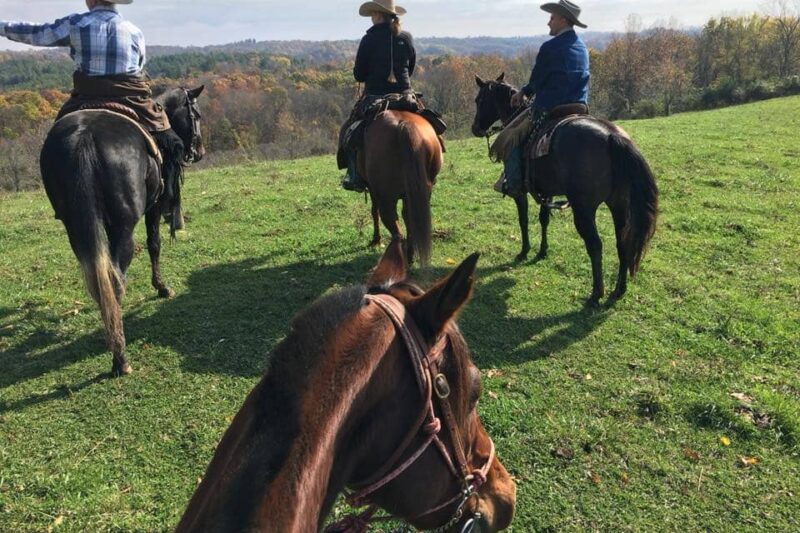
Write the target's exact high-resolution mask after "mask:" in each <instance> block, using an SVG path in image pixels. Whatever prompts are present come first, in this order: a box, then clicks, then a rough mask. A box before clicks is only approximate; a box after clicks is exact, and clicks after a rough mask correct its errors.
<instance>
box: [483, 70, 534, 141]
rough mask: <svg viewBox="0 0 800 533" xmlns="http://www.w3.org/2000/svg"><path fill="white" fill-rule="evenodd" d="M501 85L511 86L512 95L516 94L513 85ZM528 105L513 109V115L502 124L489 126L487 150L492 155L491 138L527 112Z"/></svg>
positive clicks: (504, 84)
mask: <svg viewBox="0 0 800 533" xmlns="http://www.w3.org/2000/svg"><path fill="white" fill-rule="evenodd" d="M500 85H501V86H505V87H508V88H510V89H511V91H512V92H511V94H512V95H513V94H514V92H513V91H514V90H515V89H514V87H512V86H511V85H508V84H507V83H501V84H500ZM527 107H528V106H526V105H521V106H519V107H517V108H516V109H512V113H511V115H510V116H509V117H508V118H507V119H506V120H503V121H502V123H501V125H500V126H492V127H491V128H489V129H488V130H487V131H486V152H487V153H488V154H489V155H490V156H491V153H492V146H491V138H492V137H494V136H495V135H497V134H498V133H500V132H501V131H503V130H504V129H505V128H506V126H508V125H509V124H511V123H512V122H514V120H516V119H517V117H518V116H520V115H521V114H522V113H524V112H525V110H526V109H527Z"/></svg>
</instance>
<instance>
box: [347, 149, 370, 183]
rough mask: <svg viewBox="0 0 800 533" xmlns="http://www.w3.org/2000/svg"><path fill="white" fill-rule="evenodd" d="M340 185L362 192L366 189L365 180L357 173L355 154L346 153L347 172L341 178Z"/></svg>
mask: <svg viewBox="0 0 800 533" xmlns="http://www.w3.org/2000/svg"><path fill="white" fill-rule="evenodd" d="M342 187H343V188H344V189H345V190H348V191H355V192H364V191H365V190H366V189H367V184H366V182H365V181H364V180H363V179H362V178H361V176H360V175H359V174H358V165H357V164H356V154H354V153H351V154H348V159H347V173H346V174H345V175H344V178H342Z"/></svg>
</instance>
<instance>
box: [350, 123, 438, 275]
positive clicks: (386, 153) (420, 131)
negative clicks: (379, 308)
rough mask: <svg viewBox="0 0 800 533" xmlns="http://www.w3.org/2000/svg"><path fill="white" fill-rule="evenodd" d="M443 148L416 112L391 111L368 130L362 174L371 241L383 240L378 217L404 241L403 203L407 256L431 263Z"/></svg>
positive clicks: (362, 161) (360, 160)
mask: <svg viewBox="0 0 800 533" xmlns="http://www.w3.org/2000/svg"><path fill="white" fill-rule="evenodd" d="M442 161H443V160H442V145H441V143H440V141H439V138H438V136H437V135H436V132H435V131H434V129H433V127H432V126H431V125H430V123H429V122H428V121H427V120H425V119H424V118H422V117H421V116H420V115H418V114H416V113H410V112H407V111H386V112H384V113H381V114H380V115H378V117H377V118H376V119H375V121H374V122H372V124H370V125H369V127H368V128H367V130H366V132H365V142H364V150H361V152H360V156H359V162H358V171H359V173H360V174H361V175H362V176H364V179H365V180H366V181H367V183H368V184H369V193H370V197H371V199H372V224H373V228H374V233H373V238H372V242H371V243H370V244H371V245H373V246H377V245H378V244H380V242H381V236H380V228H379V225H378V216H379V215H380V219H381V221H382V222H383V225H384V226H385V227H386V229H388V230H389V233H391V235H392V239H400V238H402V231H401V229H400V223H399V222H398V219H397V202H398V200H400V199H402V200H403V221H404V222H405V225H406V230H407V231H408V241H407V243H406V254H407V257H408V260H409V262H411V261H413V259H414V254H415V253H416V254H417V255H419V259H420V263H422V264H423V265H427V264H428V262H429V260H430V254H431V190H432V189H433V184H434V183H435V182H436V175H437V174H439V170H441V168H442Z"/></svg>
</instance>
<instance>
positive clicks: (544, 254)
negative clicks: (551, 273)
mask: <svg viewBox="0 0 800 533" xmlns="http://www.w3.org/2000/svg"><path fill="white" fill-rule="evenodd" d="M545 259H547V252H539V253H538V254H536V257H534V258H533V262H534V263H538V262H539V261H544V260H545Z"/></svg>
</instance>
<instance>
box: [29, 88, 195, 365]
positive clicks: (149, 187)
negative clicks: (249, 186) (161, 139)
mask: <svg viewBox="0 0 800 533" xmlns="http://www.w3.org/2000/svg"><path fill="white" fill-rule="evenodd" d="M202 91H203V87H199V88H197V89H193V90H190V91H187V90H185V89H171V90H168V91H166V92H164V93H163V94H161V95H160V96H159V97H157V98H156V101H157V102H158V103H160V104H161V105H162V106H163V108H164V110H165V111H166V113H167V116H168V117H169V120H170V123H171V124H172V129H173V130H174V131H175V133H176V134H177V135H178V136H179V137H180V138H181V140H182V141H183V147H180V146H178V147H177V149H172V150H171V151H169V150H167V151H165V150H162V157H163V164H161V165H159V163H158V162H157V161H156V159H155V157H153V155H152V154H151V152H150V151H149V149H148V142H147V139H146V138H145V136H144V134H143V132H142V131H141V130H140V128H139V127H137V125H136V124H135V123H133V122H132V121H131V120H129V119H127V118H125V117H123V116H121V115H117V114H115V113H110V112H96V111H78V112H75V113H72V114H69V115H67V116H65V117H64V118H62V119H60V120H59V121H57V122H56V123H55V124H54V125H53V128H52V130H51V131H50V133H49V134H48V136H47V139H45V142H44V146H43V147H42V153H41V158H40V164H41V171H42V179H43V180H44V186H45V190H46V191H47V196H48V198H50V203H51V204H52V206H53V209H54V210H55V214H56V218H58V219H60V220H61V221H62V222H63V223H64V227H65V228H66V230H67V235H68V236H69V242H70V245H71V246H72V250H73V251H74V252H75V256H76V257H77V258H78V262H80V265H81V269H82V270H83V274H84V278H85V280H86V286H87V288H88V290H89V293H90V294H91V295H92V297H93V298H94V300H95V301H96V302H97V304H98V305H99V307H100V314H101V316H102V318H103V325H104V328H105V335H106V341H107V343H108V347H109V349H110V350H111V352H112V353H113V367H112V372H113V374H114V375H117V376H119V375H124V374H129V373H130V372H131V366H130V365H129V364H128V361H127V359H126V358H125V333H124V330H123V326H122V309H121V302H122V296H123V294H124V292H125V272H126V271H127V269H128V266H129V265H130V263H131V259H132V258H133V253H134V241H133V230H134V227H135V226H136V224H137V223H138V222H139V220H140V219H141V218H142V216H143V215H144V216H145V223H146V225H147V249H148V251H149V252H150V263H151V266H152V272H153V278H152V282H153V287H155V288H156V290H158V295H159V296H160V297H162V298H168V297H170V296H172V294H173V292H172V290H171V289H170V288H169V287H167V285H165V284H164V282H163V280H162V279H161V268H160V265H159V255H160V253H161V237H160V235H159V223H160V221H161V215H162V213H165V214H173V215H178V214H179V212H180V210H179V202H180V182H181V176H182V166H183V165H186V164H190V163H193V162H195V161H199V160H200V159H201V158H202V157H203V155H204V153H205V150H204V148H203V142H202V139H201V137H200V112H199V110H198V107H197V97H198V96H199V95H200V93H201V92H202ZM175 144H179V143H177V142H176V143H175ZM184 147H185V148H184ZM162 177H163V179H162ZM165 191H168V193H167V194H165ZM176 207H178V209H175V208H176ZM174 226H175V222H174V221H173V232H174Z"/></svg>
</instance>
